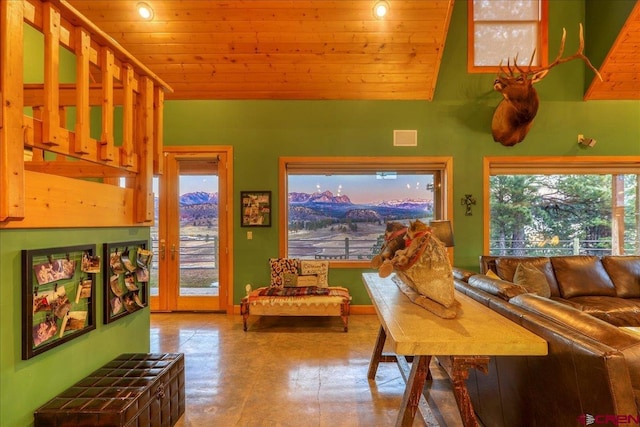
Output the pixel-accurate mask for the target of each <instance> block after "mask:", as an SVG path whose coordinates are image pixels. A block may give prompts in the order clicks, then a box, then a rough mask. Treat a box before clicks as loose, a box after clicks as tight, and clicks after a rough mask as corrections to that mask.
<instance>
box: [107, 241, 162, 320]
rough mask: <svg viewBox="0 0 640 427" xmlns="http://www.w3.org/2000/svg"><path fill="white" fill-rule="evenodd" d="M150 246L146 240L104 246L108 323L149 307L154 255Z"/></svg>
mask: <svg viewBox="0 0 640 427" xmlns="http://www.w3.org/2000/svg"><path fill="white" fill-rule="evenodd" d="M148 245H149V243H148V242H147V241H145V240H135V241H127V242H117V243H104V244H103V245H102V257H103V259H104V271H103V274H102V278H103V284H104V286H103V290H104V293H103V322H104V323H105V324H108V323H111V322H115V321H116V320H118V319H121V318H123V317H126V316H128V315H130V314H133V313H136V312H138V311H141V310H143V309H145V308H147V307H148V306H149V276H150V271H149V269H150V267H151V257H152V255H151V252H150V251H149V250H148ZM140 250H142V251H143V252H144V253H141V252H140Z"/></svg>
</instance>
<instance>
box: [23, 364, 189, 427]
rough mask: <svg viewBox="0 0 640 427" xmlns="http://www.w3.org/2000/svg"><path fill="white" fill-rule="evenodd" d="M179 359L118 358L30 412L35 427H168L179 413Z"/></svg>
mask: <svg viewBox="0 0 640 427" xmlns="http://www.w3.org/2000/svg"><path fill="white" fill-rule="evenodd" d="M184 410H185V390H184V355H183V354H182V353H164V354H150V353H138V354H121V355H120V356H118V357H116V358H115V359H113V360H112V361H111V362H109V363H107V364H106V365H104V366H103V367H101V368H100V369H98V370H97V371H95V372H93V373H92V374H91V375H89V376H87V377H85V378H84V379H82V380H81V381H79V382H78V383H76V384H75V385H73V386H72V387H70V388H68V389H67V390H65V391H64V392H62V393H60V394H59V395H58V396H56V397H54V398H53V399H51V400H50V401H49V402H47V403H46V404H44V405H43V406H41V407H40V408H38V409H37V410H36V412H35V413H34V426H35V427H63V426H72V425H73V426H76V425H83V426H89V425H90V426H93V427H107V426H108V427H141V426H145V427H171V426H173V425H175V424H176V422H177V421H178V419H179V418H180V417H181V416H182V414H184Z"/></svg>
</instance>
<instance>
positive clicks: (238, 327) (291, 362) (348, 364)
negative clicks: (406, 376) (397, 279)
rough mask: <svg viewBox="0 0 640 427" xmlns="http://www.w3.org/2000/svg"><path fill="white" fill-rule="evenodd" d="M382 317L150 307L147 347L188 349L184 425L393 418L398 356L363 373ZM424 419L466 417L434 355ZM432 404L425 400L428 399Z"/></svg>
mask: <svg viewBox="0 0 640 427" xmlns="http://www.w3.org/2000/svg"><path fill="white" fill-rule="evenodd" d="M378 328H379V323H378V320H377V317H376V316H375V315H352V316H350V319H349V332H347V333H344V332H342V322H341V321H340V319H339V318H311V317H252V318H250V319H249V330H248V331H247V332H243V330H242V319H241V316H240V315H237V316H228V315H226V314H212V313H206V314H198V313H154V314H152V315H151V352H162V353H170V352H181V353H184V354H185V371H186V374H185V375H186V411H185V415H184V416H183V417H182V418H181V419H180V420H179V421H178V423H177V426H178V427H200V426H221V427H231V426H256V427H306V426H309V427H312V426H313V427H322V426H327V427H340V426H345V427H353V426H367V427H386V426H393V425H394V424H395V421H396V416H397V413H398V408H399V406H400V403H401V400H402V395H403V392H404V387H405V384H404V380H403V379H402V376H401V374H400V371H399V369H398V366H397V365H396V364H395V363H381V364H380V367H379V369H378V373H377V375H376V379H375V381H369V380H368V379H367V369H368V365H369V359H370V357H371V352H372V351H373V347H374V344H375V341H376V337H377V333H378ZM431 370H432V374H433V376H434V380H433V382H432V385H431V389H430V391H429V392H428V393H427V397H428V401H429V406H430V407H431V408H432V410H433V412H430V411H429V409H428V408H427V409H426V410H425V411H424V412H426V413H427V417H426V421H425V420H423V419H422V417H421V416H420V412H418V414H417V415H416V419H415V421H414V424H413V425H414V426H424V425H437V423H440V425H441V426H443V427H444V426H449V427H453V426H460V425H461V421H460V417H459V415H458V412H457V406H456V404H455V400H454V398H453V395H452V393H451V390H450V387H449V382H448V380H446V379H444V374H443V373H442V371H441V369H440V368H439V366H438V365H437V363H436V362H435V360H432V364H431ZM423 406H426V405H423Z"/></svg>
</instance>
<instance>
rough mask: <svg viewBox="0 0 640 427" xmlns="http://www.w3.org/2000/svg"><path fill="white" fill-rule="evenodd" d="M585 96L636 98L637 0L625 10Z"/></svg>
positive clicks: (639, 61)
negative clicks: (615, 34)
mask: <svg viewBox="0 0 640 427" xmlns="http://www.w3.org/2000/svg"><path fill="white" fill-rule="evenodd" d="M599 71H600V75H601V76H602V81H600V80H599V79H598V78H594V80H593V81H592V82H591V86H589V89H588V90H587V93H586V95H585V100H590V99H618V100H622V99H627V100H630V99H640V1H636V5H635V7H634V8H633V10H632V11H631V13H630V14H629V17H628V18H627V21H626V23H625V25H624V26H623V27H622V29H621V30H620V34H618V37H617V39H616V41H615V42H614V44H613V46H612V47H611V50H610V51H609V54H608V55H607V57H606V58H605V60H604V61H603V63H602V65H601V66H600V69H599Z"/></svg>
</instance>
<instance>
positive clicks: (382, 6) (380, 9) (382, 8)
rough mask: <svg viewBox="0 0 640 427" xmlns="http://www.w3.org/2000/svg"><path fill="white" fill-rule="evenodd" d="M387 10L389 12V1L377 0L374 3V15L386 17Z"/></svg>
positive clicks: (379, 17) (380, 17) (378, 17)
mask: <svg viewBox="0 0 640 427" xmlns="http://www.w3.org/2000/svg"><path fill="white" fill-rule="evenodd" d="M387 12H389V3H388V2H387V1H384V0H381V1H377V2H376V3H375V4H374V5H373V16H375V17H376V19H382V18H384V17H385V15H386V14H387Z"/></svg>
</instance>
